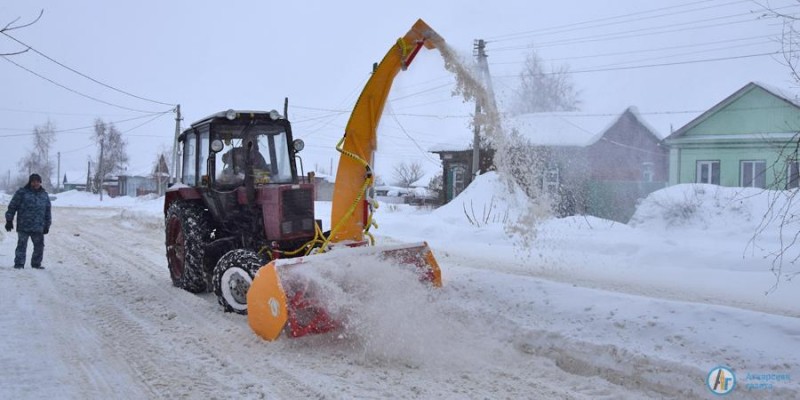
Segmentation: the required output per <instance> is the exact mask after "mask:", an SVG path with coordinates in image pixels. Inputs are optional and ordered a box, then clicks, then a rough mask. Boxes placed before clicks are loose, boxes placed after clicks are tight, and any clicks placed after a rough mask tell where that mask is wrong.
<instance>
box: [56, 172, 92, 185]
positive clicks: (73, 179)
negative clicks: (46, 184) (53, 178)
mask: <svg viewBox="0 0 800 400" xmlns="http://www.w3.org/2000/svg"><path fill="white" fill-rule="evenodd" d="M64 177H66V178H67V182H66V183H67V184H71V185H75V184H78V185H83V184H86V170H85V169H84V170H69V171H63V172H62V173H61V176H60V177H59V178H58V180H59V182H60V183H61V184H63V183H64Z"/></svg>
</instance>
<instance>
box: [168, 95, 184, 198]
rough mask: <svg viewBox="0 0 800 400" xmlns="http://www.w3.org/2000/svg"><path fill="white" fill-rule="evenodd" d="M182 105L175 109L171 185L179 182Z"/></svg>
mask: <svg viewBox="0 0 800 400" xmlns="http://www.w3.org/2000/svg"><path fill="white" fill-rule="evenodd" d="M181 120H182V118H181V105H180V104H178V105H177V106H176V107H175V140H174V141H173V142H172V171H171V172H172V173H171V174H170V175H172V176H171V177H170V183H175V182H177V181H178V164H179V162H180V160H178V155H179V154H180V151H178V136H180V135H181Z"/></svg>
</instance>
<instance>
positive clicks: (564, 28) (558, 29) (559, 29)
mask: <svg viewBox="0 0 800 400" xmlns="http://www.w3.org/2000/svg"><path fill="white" fill-rule="evenodd" d="M713 1H714V0H704V1H696V2H692V3H685V4H679V5H674V6H669V7H662V8H656V9H652V10H645V11H639V12H634V13H629V14H623V15H617V16H611V17H605V18H599V19H595V20H588V21H583V22H576V23H571V24H566V25H560V26H554V27H550V28H542V29H537V30H532V31H526V32H519V33H512V34H506V35H500V36H495V37H489V38H487V40H488V41H490V42H502V41H508V40H518V39H521V38H525V37H530V36H542V35H553V34H557V33H568V32H574V31H580V30H585V29H590V28H600V27H605V26H613V25H619V24H626V23H629V22H638V21H642V20H646V19H653V18H662V17H669V16H673V15H678V14H686V13H690V12H695V11H703V10H707V9H711V8H719V7H724V6H729V5H733V4H738V3H748V2H750V1H749V0H737V1H733V2H729V3H725V4H719V5H713V6H706V7H701V8H695V9H691V10H683V11H678V12H673V13H666V14H658V15H653V16H649V17H643V18H641V17H639V16H641V15H646V14H652V13H656V12H659V11H665V10H671V9H676V8H683V7H687V6H693V5H697V4H702V3H709V2H713ZM628 17H639V18H629V19H625V20H622V21H617V22H613V23H606V24H597V25H590V24H594V23H597V22H604V21H613V20H618V19H623V18H628ZM583 25H589V26H584V27H581V28H574V27H579V26H583ZM568 28H569V29H568Z"/></svg>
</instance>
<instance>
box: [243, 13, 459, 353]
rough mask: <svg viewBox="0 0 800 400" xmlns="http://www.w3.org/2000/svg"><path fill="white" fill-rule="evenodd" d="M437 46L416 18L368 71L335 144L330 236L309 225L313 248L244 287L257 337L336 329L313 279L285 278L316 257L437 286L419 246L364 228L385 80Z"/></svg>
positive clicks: (428, 256)
mask: <svg viewBox="0 0 800 400" xmlns="http://www.w3.org/2000/svg"><path fill="white" fill-rule="evenodd" d="M443 42H444V41H443V39H442V38H441V37H440V36H439V35H438V34H437V33H436V32H435V31H433V29H431V28H430V27H429V26H428V25H427V24H426V23H425V22H424V21H422V20H418V21H417V22H416V23H415V24H414V25H413V26H412V27H411V29H410V30H409V31H408V32H407V33H406V34H405V36H403V37H402V38H399V39H398V40H397V42H396V43H395V44H394V45H393V46H392V47H391V49H390V50H389V52H388V53H387V54H386V56H385V57H384V58H383V60H382V61H381V62H380V63H379V64H377V65H375V66H374V70H373V73H372V76H371V77H370V79H369V81H368V82H367V84H366V86H365V87H364V89H363V91H362V92H361V95H360V96H359V98H358V101H357V102H356V105H355V107H354V109H353V112H352V114H351V116H350V120H349V122H348V123H347V127H346V130H345V133H344V136H343V137H342V139H341V141H340V142H339V143H338V144H337V146H336V148H337V150H338V151H339V152H340V153H341V156H340V160H339V165H338V169H337V173H336V182H335V185H334V192H333V204H332V210H331V225H330V226H331V230H330V232H329V233H328V234H324V233H322V232H319V231H320V229H319V227H317V232H316V235H315V240H314V241H313V243H312V244H306V245H305V246H304V247H301V248H300V249H298V250H303V251H304V253H303V254H306V255H303V256H301V257H294V258H288V257H282V258H279V259H274V260H273V261H271V262H269V263H268V264H266V265H264V266H263V267H261V268H260V269H258V272H257V273H256V274H255V277H254V278H253V279H252V283H251V284H250V286H249V289H248V290H247V295H246V296H247V301H246V303H247V314H248V322H249V324H250V327H251V328H252V329H253V330H254V331H255V332H256V333H257V334H258V335H259V336H261V337H263V338H264V339H267V340H275V339H277V338H278V337H279V336H280V335H281V333H282V332H286V334H287V335H288V336H291V337H299V336H303V335H307V334H316V333H324V332H329V331H331V330H334V329H336V328H337V327H339V326H340V321H337V320H336V318H334V317H332V316H331V315H330V313H328V312H327V310H326V308H325V304H323V302H322V301H320V299H319V298H317V297H316V292H315V291H314V289H313V287H314V285H313V282H308V280H306V279H302V278H299V277H298V274H295V273H293V271H297V270H300V269H302V268H304V267H307V266H309V265H310V264H314V263H319V262H321V261H322V260H326V261H330V260H331V259H332V260H333V262H336V261H335V260H337V259H339V260H343V261H344V260H347V259H352V257H362V256H364V255H368V254H372V255H374V256H376V257H378V258H379V259H386V260H389V261H390V262H392V263H399V264H402V265H405V266H410V267H411V268H413V269H414V270H415V271H416V272H417V273H418V276H419V279H420V280H421V281H423V282H426V283H427V284H430V285H432V286H435V287H439V286H441V285H442V277H441V272H440V270H439V266H438V264H437V262H436V259H435V258H434V256H433V253H432V252H431V250H430V248H429V246H428V244H427V243H424V242H422V243H417V244H413V245H403V246H391V247H386V246H375V245H374V238H373V236H372V235H371V234H370V232H369V230H370V228H371V227H372V226H374V225H375V224H374V223H373V221H372V213H373V211H374V209H375V208H376V207H377V203H376V202H375V201H374V200H373V199H371V198H370V195H369V192H370V188H371V187H372V184H373V171H372V163H373V156H374V152H375V150H376V148H377V128H378V122H379V121H380V118H381V114H382V112H383V108H384V104H385V103H386V99H387V96H388V95H389V91H390V89H391V86H392V82H393V81H394V78H395V76H396V75H397V74H398V73H399V71H401V70H405V69H406V68H408V66H409V65H410V64H411V62H412V61H413V59H414V57H415V56H416V55H417V53H418V52H419V51H420V50H421V49H422V47H423V46H424V47H425V48H427V49H434V48H436V47H437V45H439V44H443ZM332 249H333V250H332ZM334 250H335V251H334ZM287 253H288V252H284V253H283V254H287ZM289 256H291V254H290V255H289Z"/></svg>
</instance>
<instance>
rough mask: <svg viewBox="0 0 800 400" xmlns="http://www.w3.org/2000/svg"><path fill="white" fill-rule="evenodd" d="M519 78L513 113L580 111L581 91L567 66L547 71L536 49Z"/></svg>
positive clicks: (512, 108) (513, 101)
mask: <svg viewBox="0 0 800 400" xmlns="http://www.w3.org/2000/svg"><path fill="white" fill-rule="evenodd" d="M519 77H520V86H519V90H517V91H516V93H515V94H514V98H513V99H512V101H511V104H510V111H511V113H512V114H525V113H532V112H547V111H576V110H578V106H579V105H580V100H578V92H577V91H576V90H575V87H574V85H573V83H572V79H570V75H569V68H568V67H567V66H566V65H561V66H557V67H555V68H554V69H553V70H552V71H550V72H547V70H546V69H545V66H544V62H543V61H542V59H541V57H539V55H538V54H536V52H535V51H533V52H531V53H530V54H529V55H528V57H527V59H526V60H525V64H524V66H523V70H522V72H520V74H519Z"/></svg>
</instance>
